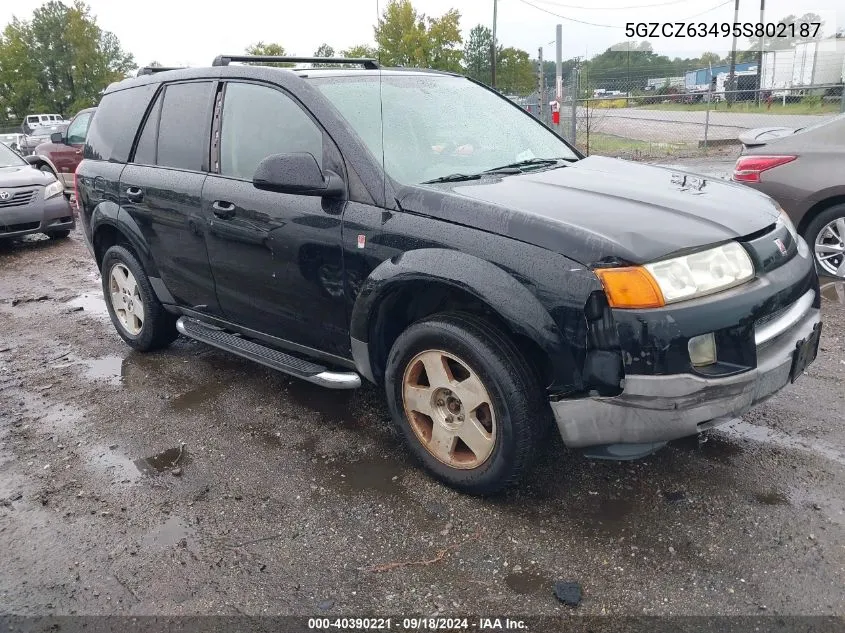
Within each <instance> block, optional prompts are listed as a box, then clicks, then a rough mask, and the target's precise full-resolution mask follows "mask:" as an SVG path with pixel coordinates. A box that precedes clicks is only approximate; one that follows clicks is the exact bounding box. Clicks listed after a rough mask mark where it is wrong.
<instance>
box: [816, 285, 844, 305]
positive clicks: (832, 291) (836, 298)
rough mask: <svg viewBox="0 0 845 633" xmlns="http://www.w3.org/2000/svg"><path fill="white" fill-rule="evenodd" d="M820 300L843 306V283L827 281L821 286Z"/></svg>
mask: <svg viewBox="0 0 845 633" xmlns="http://www.w3.org/2000/svg"><path fill="white" fill-rule="evenodd" d="M820 288H821V293H822V298H824V299H828V300H829V301H833V302H834V303H841V304H845V281H829V282H827V283H823V284H822V285H821V286H820Z"/></svg>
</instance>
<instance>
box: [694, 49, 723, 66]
mask: <svg viewBox="0 0 845 633" xmlns="http://www.w3.org/2000/svg"><path fill="white" fill-rule="evenodd" d="M698 62H699V65H700V66H701V68H707V67H709V66H710V65H711V64H712V65H713V66H718V65H719V64H721V63H722V58H721V57H720V56H719V54H718V53H711V52H707V53H703V54H702V55H701V57H700V58H699V60H698ZM689 70H693V69H692V68H690V69H689Z"/></svg>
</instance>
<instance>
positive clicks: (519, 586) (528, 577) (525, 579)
mask: <svg viewBox="0 0 845 633" xmlns="http://www.w3.org/2000/svg"><path fill="white" fill-rule="evenodd" d="M505 584H506V585H507V586H508V588H510V590H511V591H513V592H514V593H518V594H520V595H523V596H525V595H529V594H534V593H548V592H549V591H551V588H552V587H553V586H554V583H552V582H550V581H549V579H548V578H544V577H543V576H540V575H539V574H531V573H529V572H524V571H518V572H513V573H511V574H508V575H507V576H505Z"/></svg>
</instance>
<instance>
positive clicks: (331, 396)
mask: <svg viewBox="0 0 845 633" xmlns="http://www.w3.org/2000/svg"><path fill="white" fill-rule="evenodd" d="M286 395H287V396H288V397H289V398H290V399H291V400H292V401H293V402H295V403H296V404H298V405H300V406H301V407H304V408H306V409H310V410H311V411H313V412H315V413H319V414H320V415H321V416H322V418H323V421H324V422H334V423H340V424H342V425H343V426H346V427H355V426H358V422H357V419H356V417H357V416H355V414H354V412H353V410H352V401H353V398H354V393H353V392H352V391H349V390H330V389H324V388H322V387H318V386H317V385H313V384H311V383H310V382H305V381H304V380H291V381H290V382H289V383H288V385H287V390H286Z"/></svg>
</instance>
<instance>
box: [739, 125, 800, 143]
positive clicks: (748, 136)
mask: <svg viewBox="0 0 845 633" xmlns="http://www.w3.org/2000/svg"><path fill="white" fill-rule="evenodd" d="M791 134H795V128H792V127H757V128H754V129H753V130H746V131H745V132H743V133H742V134H740V135H739V142H740V143H742V144H743V145H745V146H746V147H754V146H756V145H765V144H766V143H768V142H769V141H773V140H775V139H777V138H783V137H784V136H789V135H791Z"/></svg>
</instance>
